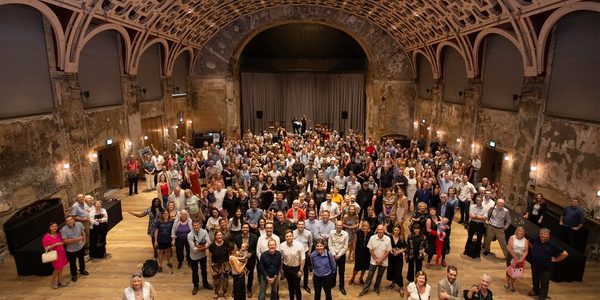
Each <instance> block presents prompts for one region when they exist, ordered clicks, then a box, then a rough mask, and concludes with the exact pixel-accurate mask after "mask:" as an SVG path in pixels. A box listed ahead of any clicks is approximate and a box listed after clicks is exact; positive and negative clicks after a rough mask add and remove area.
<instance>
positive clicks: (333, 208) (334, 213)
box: [319, 194, 340, 219]
mask: <svg viewBox="0 0 600 300" xmlns="http://www.w3.org/2000/svg"><path fill="white" fill-rule="evenodd" d="M332 199H333V196H332V195H331V194H327V196H325V202H323V203H321V208H320V209H319V211H320V212H321V214H323V212H329V217H331V219H337V217H338V216H339V214H340V208H339V206H338V205H337V203H335V202H333V201H331V200H332Z"/></svg>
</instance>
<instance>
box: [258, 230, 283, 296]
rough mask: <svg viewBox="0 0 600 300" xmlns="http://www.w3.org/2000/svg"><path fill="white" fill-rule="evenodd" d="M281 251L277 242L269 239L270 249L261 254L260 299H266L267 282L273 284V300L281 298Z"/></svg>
mask: <svg viewBox="0 0 600 300" xmlns="http://www.w3.org/2000/svg"><path fill="white" fill-rule="evenodd" d="M281 262H282V260H281V252H279V251H277V242H276V241H275V240H269V251H265V252H263V253H262V254H261V255H260V260H259V262H258V264H259V268H258V270H259V272H260V292H259V294H258V299H259V300H264V299H265V297H266V293H267V284H270V285H271V300H278V299H279V272H280V271H281V265H282V263H281Z"/></svg>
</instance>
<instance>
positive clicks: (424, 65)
mask: <svg viewBox="0 0 600 300" xmlns="http://www.w3.org/2000/svg"><path fill="white" fill-rule="evenodd" d="M417 84H418V92H419V98H421V99H432V97H431V88H432V87H433V70H432V68H431V64H430V63H429V61H428V60H427V58H425V56H423V54H421V53H418V54H417Z"/></svg>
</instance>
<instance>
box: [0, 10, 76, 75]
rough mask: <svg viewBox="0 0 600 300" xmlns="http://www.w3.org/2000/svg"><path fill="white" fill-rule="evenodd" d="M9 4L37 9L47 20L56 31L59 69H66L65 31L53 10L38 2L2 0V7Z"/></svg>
mask: <svg viewBox="0 0 600 300" xmlns="http://www.w3.org/2000/svg"><path fill="white" fill-rule="evenodd" d="M9 4H21V5H27V6H30V7H32V8H35V9H36V10H37V11H39V12H40V13H41V14H42V15H43V16H44V17H46V19H47V20H48V21H49V22H50V25H51V26H52V29H53V31H54V37H55V41H54V42H55V43H56V49H57V53H56V59H57V62H58V67H59V68H60V69H64V66H65V50H66V46H65V32H64V30H63V27H62V25H61V24H60V20H59V19H58V17H57V16H56V14H54V12H53V11H52V9H50V8H49V7H48V6H46V5H45V4H44V3H42V2H40V1H37V0H28V1H27V0H0V6H2V5H9Z"/></svg>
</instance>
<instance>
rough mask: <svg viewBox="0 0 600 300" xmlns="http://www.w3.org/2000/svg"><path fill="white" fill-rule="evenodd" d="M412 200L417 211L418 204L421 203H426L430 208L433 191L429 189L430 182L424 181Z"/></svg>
mask: <svg viewBox="0 0 600 300" xmlns="http://www.w3.org/2000/svg"><path fill="white" fill-rule="evenodd" d="M412 200H413V207H414V209H415V211H416V210H417V203H419V202H424V203H425V204H427V206H429V203H431V190H430V189H429V182H427V181H423V185H422V186H421V188H420V189H418V190H417V192H415V196H414V198H413V199H412Z"/></svg>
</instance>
